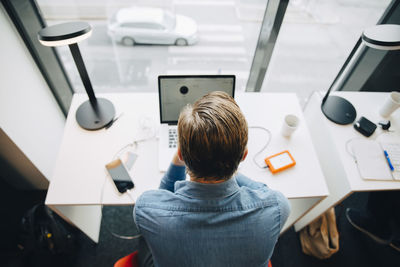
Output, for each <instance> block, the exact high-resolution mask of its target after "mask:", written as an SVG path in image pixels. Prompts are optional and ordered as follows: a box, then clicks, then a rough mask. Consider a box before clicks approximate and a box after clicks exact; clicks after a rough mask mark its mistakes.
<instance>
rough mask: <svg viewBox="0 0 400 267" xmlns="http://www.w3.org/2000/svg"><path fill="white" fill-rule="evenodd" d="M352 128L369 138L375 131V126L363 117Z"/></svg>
mask: <svg viewBox="0 0 400 267" xmlns="http://www.w3.org/2000/svg"><path fill="white" fill-rule="evenodd" d="M353 126H354V129H356V131H358V132H359V133H361V134H362V135H364V136H366V137H370V136H371V135H372V134H373V133H374V132H375V129H376V124H375V123H373V122H372V121H370V120H369V119H367V118H365V117H361V118H360V119H359V120H358V121H357V122H356V123H354V124H353Z"/></svg>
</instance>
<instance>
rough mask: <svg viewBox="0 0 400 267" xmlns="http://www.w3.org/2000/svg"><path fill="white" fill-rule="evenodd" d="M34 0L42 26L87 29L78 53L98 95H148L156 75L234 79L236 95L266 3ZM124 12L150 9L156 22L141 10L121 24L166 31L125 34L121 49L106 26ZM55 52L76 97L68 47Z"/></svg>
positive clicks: (119, 35) (117, 34) (118, 34)
mask: <svg viewBox="0 0 400 267" xmlns="http://www.w3.org/2000/svg"><path fill="white" fill-rule="evenodd" d="M37 2H38V5H39V6H40V9H41V10H42V14H43V16H44V18H45V19H46V21H47V23H48V24H49V25H53V24H57V23H61V22H65V21H76V20H83V21H87V22H89V23H90V24H91V26H92V28H93V33H92V36H91V37H90V38H88V39H86V40H84V41H82V42H80V43H79V47H80V50H81V54H82V57H83V59H84V61H85V65H86V68H87V70H88V73H89V76H90V79H91V81H92V84H93V88H94V90H95V92H96V93H102V92H156V91H157V90H158V84H157V77H158V76H159V75H166V74H167V75H168V74H170V75H176V74H182V75H187V74H235V75H236V90H237V91H244V88H245V86H246V82H247V77H248V74H249V71H250V67H251V62H252V60H253V54H254V49H255V46H256V43H257V39H258V34H259V29H260V25H261V23H262V18H263V14H264V10H265V6H266V2H267V0H246V1H235V0H218V1H202V0H185V1H172V0H157V1H155V0H146V1H144V0H140V1H139V0H131V1H127V0H114V1H109V0H98V1H94V0H81V1H63V0H57V1H54V0H38V1H37ZM132 6H133V7H136V8H155V9H157V10H158V11H159V10H161V11H162V16H159V13H157V12H153V11H154V10H151V9H146V10H145V12H139V13H137V14H135V16H132V15H131V16H126V17H125V18H129V17H132V18H135V23H136V22H138V23H139V22H140V21H139V19H143V23H149V22H151V21H152V19H153V20H154V22H157V23H158V24H162V25H163V26H164V27H165V28H167V29H168V31H162V32H161V33H162V34H160V35H159V36H158V35H157V36H156V35H154V34H149V35H146V34H145V33H143V35H142V36H129V38H131V39H127V38H126V39H125V42H126V43H125V44H124V43H123V38H124V37H126V36H124V33H123V32H122V31H118V30H117V29H116V27H113V25H115V23H114V22H115V21H116V18H117V17H118V16H116V14H117V13H118V12H119V11H121V10H123V9H126V8H131V7H132ZM151 14H153V15H154V16H151ZM118 18H119V17H118ZM123 23H130V22H128V21H123ZM148 27H150V25H148ZM155 27H156V26H154V25H153V26H152V28H155ZM149 32H150V30H149ZM151 32H152V33H154V30H151ZM132 41H133V42H134V45H132ZM186 44H187V45H186ZM57 49H58V51H59V54H60V55H61V57H62V62H63V63H64V65H65V68H66V69H67V71H68V74H69V76H70V79H71V81H72V83H73V86H74V89H75V91H77V92H84V88H83V85H82V82H81V80H80V77H79V74H78V72H77V70H76V67H75V64H74V61H73V59H72V56H71V53H70V51H69V49H68V47H59V48H57Z"/></svg>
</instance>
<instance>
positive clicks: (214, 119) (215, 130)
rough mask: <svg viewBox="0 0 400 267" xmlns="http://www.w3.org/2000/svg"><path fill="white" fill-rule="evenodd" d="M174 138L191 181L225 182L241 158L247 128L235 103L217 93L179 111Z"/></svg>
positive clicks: (231, 99)
mask: <svg viewBox="0 0 400 267" xmlns="http://www.w3.org/2000/svg"><path fill="white" fill-rule="evenodd" d="M178 138H179V148H180V150H181V154H182V158H183V160H184V162H185V164H186V166H187V170H188V173H189V175H190V176H191V177H193V178H204V179H205V180H227V179H229V178H231V177H232V175H233V174H234V173H235V172H236V170H237V168H238V165H239V163H240V161H241V160H242V158H243V155H244V152H245V150H246V146H247V139H248V127H247V122H246V119H245V117H244V115H243V114H242V112H241V110H240V108H239V106H238V105H237V104H236V102H235V100H234V99H233V98H232V97H231V96H229V95H228V94H226V93H224V92H219V91H217V92H212V93H209V94H207V95H205V96H203V97H202V98H200V99H199V100H197V101H196V102H195V103H194V104H193V106H190V105H188V106H187V107H185V108H184V109H183V110H182V112H181V114H180V116H179V120H178Z"/></svg>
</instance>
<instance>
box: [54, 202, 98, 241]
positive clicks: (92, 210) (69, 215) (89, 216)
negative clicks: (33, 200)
mask: <svg viewBox="0 0 400 267" xmlns="http://www.w3.org/2000/svg"><path fill="white" fill-rule="evenodd" d="M49 207H50V208H51V209H52V210H53V211H54V212H56V213H57V214H58V215H60V216H61V218H63V219H64V220H66V221H67V222H69V223H70V224H72V225H74V226H76V227H77V228H79V229H80V230H81V231H82V232H83V233H85V234H86V235H87V236H88V237H89V238H90V239H92V240H93V241H94V242H95V243H98V242H99V235H100V224H101V216H102V213H101V206H100V205H86V206H58V205H57V206H55V205H49Z"/></svg>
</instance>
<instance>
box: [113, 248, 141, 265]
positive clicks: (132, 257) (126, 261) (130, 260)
mask: <svg viewBox="0 0 400 267" xmlns="http://www.w3.org/2000/svg"><path fill="white" fill-rule="evenodd" d="M137 258H138V251H137V250H136V251H135V252H133V253H131V254H129V255H127V256H125V257H123V258H121V259H119V260H118V261H117V262H116V263H115V264H114V267H139V263H138V259H137Z"/></svg>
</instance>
